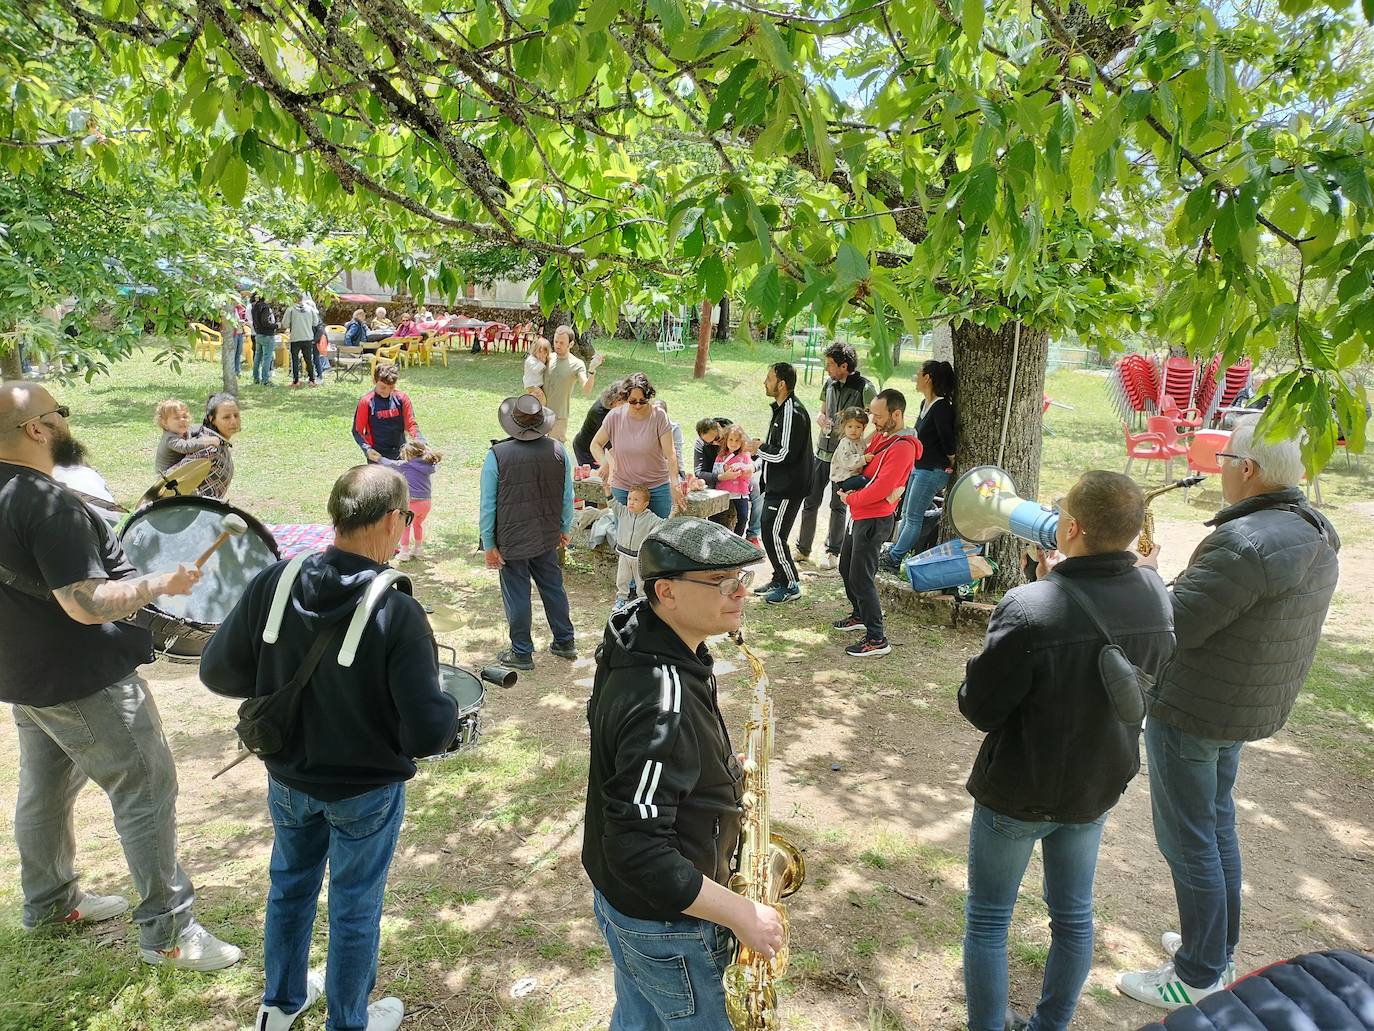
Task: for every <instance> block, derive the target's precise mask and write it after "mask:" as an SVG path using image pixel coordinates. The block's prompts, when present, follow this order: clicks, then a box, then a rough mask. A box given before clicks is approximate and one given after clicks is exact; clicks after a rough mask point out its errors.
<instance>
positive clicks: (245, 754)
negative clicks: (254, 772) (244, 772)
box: [210, 746, 253, 780]
mask: <svg viewBox="0 0 1374 1031" xmlns="http://www.w3.org/2000/svg"><path fill="white" fill-rule="evenodd" d="M252 755H253V753H252V752H250V751H249V750H248V749H246V748H243V747H242V746H240V748H239V754H238V755H236V756H234V760H233V762H231V763H229V765H227V766H225V767H224V768H223V769H222V770H220V771H219V772H218V773H215V774H211V776H210V779H211V780H214V779H215V778H216V777H220V776H223V775H224V774H226V773H228V772H229V771H230V770H232V769H233V768H234V767H235V766H237V765H238V764H239V763H241V762H243V760H245V759H249V758H252Z"/></svg>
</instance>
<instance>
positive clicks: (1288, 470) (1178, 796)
mask: <svg viewBox="0 0 1374 1031" xmlns="http://www.w3.org/2000/svg"><path fill="white" fill-rule="evenodd" d="M1256 422H1257V419H1255V418H1253V417H1252V418H1249V419H1245V420H1243V421H1241V422H1240V423H1238V424H1237V425H1236V428H1235V431H1234V433H1233V434H1232V436H1231V441H1230V444H1229V445H1228V446H1227V449H1226V450H1225V451H1220V452H1218V453H1217V457H1218V458H1219V459H1220V460H1221V491H1222V496H1223V498H1224V499H1225V501H1226V504H1227V507H1226V508H1223V509H1222V510H1221V511H1220V512H1218V513H1217V514H1216V516H1215V517H1213V518H1212V519H1211V520H1210V521H1209V522H1208V523H1207V525H1208V526H1211V527H1214V529H1213V531H1212V533H1211V535H1210V536H1208V537H1207V538H1206V539H1205V540H1203V542H1202V543H1201V544H1199V545H1198V547H1197V550H1196V551H1195V552H1193V556H1192V559H1191V560H1190V561H1189V563H1188V568H1187V569H1185V570H1184V571H1183V572H1182V573H1181V574H1180V575H1179V577H1178V579H1177V580H1176V581H1175V582H1174V585H1173V591H1172V592H1171V593H1172V599H1173V610H1174V630H1175V634H1176V635H1177V638H1178V651H1177V653H1176V654H1175V656H1174V659H1173V661H1172V663H1170V664H1169V666H1168V667H1167V668H1166V669H1165V671H1164V674H1163V675H1162V676H1161V678H1160V682H1159V685H1158V687H1157V689H1156V690H1155V692H1154V695H1153V697H1152V699H1151V703H1150V708H1149V718H1148V720H1147V721H1146V724H1145V748H1146V753H1147V754H1148V756H1149V764H1150V802H1151V806H1152V808H1153V810H1154V826H1155V840H1156V841H1157V842H1158V843H1159V850H1160V852H1162V853H1163V855H1164V858H1165V860H1166V861H1167V862H1168V864H1169V869H1170V871H1171V872H1172V874H1173V879H1174V893H1175V895H1176V896H1177V899H1178V911H1179V921H1180V927H1179V932H1181V933H1178V932H1173V931H1168V932H1166V933H1165V934H1164V935H1163V937H1162V939H1161V941H1162V944H1163V947H1164V951H1165V952H1166V953H1167V954H1168V955H1169V956H1170V961H1169V962H1167V963H1165V964H1164V965H1163V966H1162V967H1160V968H1159V969H1157V970H1147V971H1137V972H1134V973H1123V974H1121V975H1120V976H1119V977H1118V978H1117V987H1118V988H1120V990H1121V991H1122V992H1123V993H1125V994H1126V995H1129V996H1130V997H1131V998H1133V999H1138V1000H1140V1001H1141V1002H1146V1003H1149V1004H1150V1005H1152V1006H1158V1007H1161V1008H1163V1009H1176V1008H1178V1007H1181V1006H1187V1005H1189V1004H1191V1003H1194V1002H1197V1001H1198V1000H1199V999H1201V998H1203V997H1204V996H1207V995H1211V994H1212V993H1214V992H1218V991H1221V990H1222V989H1223V988H1225V987H1226V985H1228V984H1229V983H1230V982H1232V981H1234V980H1235V977H1236V968H1235V962H1234V955H1235V949H1236V944H1237V942H1238V941H1239V939H1240V895H1241V863H1240V842H1239V840H1238V839H1237V837H1236V809H1235V803H1234V801H1233V800H1232V797H1231V792H1232V788H1233V787H1234V785H1235V781H1236V772H1237V770H1238V768H1239V765H1240V753H1241V748H1242V746H1243V745H1244V743H1245V742H1246V741H1259V740H1261V739H1262V738H1266V737H1269V736H1271V735H1272V734H1275V733H1277V732H1278V730H1279V729H1280V728H1281V727H1282V726H1283V725H1284V723H1285V722H1286V721H1287V719H1288V714H1289V713H1290V712H1291V711H1292V709H1293V704H1294V702H1295V701H1296V700H1297V697H1298V691H1299V690H1300V689H1301V688H1302V684H1303V680H1304V679H1305V678H1306V676H1307V671H1308V668H1309V667H1310V666H1311V665H1312V656H1313V654H1314V653H1315V652H1316V650H1317V641H1318V639H1319V638H1320V637H1321V631H1322V622H1323V621H1324V620H1325V618H1326V611H1327V608H1328V607H1329V606H1330V604H1331V596H1332V594H1333V593H1334V592H1335V590H1336V578H1337V573H1338V569H1337V559H1336V553H1337V551H1338V550H1339V549H1340V539H1339V538H1338V537H1337V536H1336V531H1335V528H1334V527H1332V525H1331V523H1330V522H1328V521H1327V520H1326V519H1325V518H1324V517H1323V516H1321V515H1320V514H1319V513H1317V512H1315V511H1313V510H1312V509H1311V508H1310V507H1308V505H1307V502H1306V500H1305V498H1304V497H1303V492H1302V490H1301V489H1299V487H1298V482H1299V481H1300V480H1301V479H1302V473H1303V466H1302V452H1301V448H1300V446H1299V442H1298V441H1297V440H1295V439H1284V440H1279V441H1266V440H1265V439H1264V438H1263V436H1261V435H1259V434H1257V433H1256ZM1157 553H1158V549H1156V551H1155V552H1154V553H1152V554H1151V555H1149V556H1147V557H1146V558H1143V559H1141V562H1142V564H1147V565H1150V566H1155V565H1156V555H1157Z"/></svg>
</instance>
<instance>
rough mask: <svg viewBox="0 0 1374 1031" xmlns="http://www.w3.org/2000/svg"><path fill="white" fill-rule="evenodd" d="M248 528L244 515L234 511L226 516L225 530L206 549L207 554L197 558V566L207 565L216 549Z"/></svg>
mask: <svg viewBox="0 0 1374 1031" xmlns="http://www.w3.org/2000/svg"><path fill="white" fill-rule="evenodd" d="M247 529H248V524H247V523H246V522H244V521H243V517H242V516H236V515H234V514H233V513H232V512H231V513H230V514H229V515H227V516H225V517H224V529H223V531H222V532H221V533H220V535H219V536H218V537H216V538H215V543H214V544H212V545H210V546H209V547H208V548H206V549H205V554H203V555H201V556H200V558H198V559H196V568H197V569H199V568H200V567H201V566H203V565H205V563H206V562H208V561H210V556H211V555H213V554H214V553H215V549H216V548H218V547H219V546H220V545H221V544H223V543H224V542H225V541H227V540H228V539H229V538H230V537H237V536H238V535H239V534H241V533H243V532H244V531H245V530H247Z"/></svg>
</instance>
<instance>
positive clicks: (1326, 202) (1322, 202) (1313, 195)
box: [1293, 165, 1331, 215]
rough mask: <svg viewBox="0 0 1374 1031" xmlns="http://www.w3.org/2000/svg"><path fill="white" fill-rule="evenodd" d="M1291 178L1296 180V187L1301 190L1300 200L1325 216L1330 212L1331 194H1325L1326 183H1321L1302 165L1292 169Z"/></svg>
mask: <svg viewBox="0 0 1374 1031" xmlns="http://www.w3.org/2000/svg"><path fill="white" fill-rule="evenodd" d="M1293 176H1294V178H1296V179H1297V180H1298V186H1299V187H1300V188H1301V190H1302V199H1303V200H1305V201H1307V203H1308V204H1310V205H1311V206H1312V207H1314V208H1316V209H1317V210H1318V211H1319V212H1321V213H1322V214H1323V215H1325V214H1326V213H1327V212H1328V211H1330V210H1331V194H1330V193H1329V192H1327V189H1326V183H1324V182H1322V181H1321V180H1320V179H1318V178H1317V176H1316V175H1315V174H1314V173H1313V172H1312V171H1311V170H1309V169H1307V168H1304V167H1303V166H1302V165H1297V166H1295V167H1294V168H1293Z"/></svg>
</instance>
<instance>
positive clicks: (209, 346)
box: [191, 322, 224, 361]
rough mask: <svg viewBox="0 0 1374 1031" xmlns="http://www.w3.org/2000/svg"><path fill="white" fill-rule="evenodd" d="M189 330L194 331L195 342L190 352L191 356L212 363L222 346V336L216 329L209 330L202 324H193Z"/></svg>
mask: <svg viewBox="0 0 1374 1031" xmlns="http://www.w3.org/2000/svg"><path fill="white" fill-rule="evenodd" d="M191 328H192V329H194V330H195V331H196V342H195V345H194V347H193V348H192V350H191V354H192V356H193V357H195V358H204V359H205V360H206V361H214V360H215V358H216V357H218V355H219V349H220V348H221V347H223V346H224V335H223V334H222V333H220V331H219V330H217V329H211V328H210V327H209V326H207V325H206V324H205V323H203V322H193V323H191Z"/></svg>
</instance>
